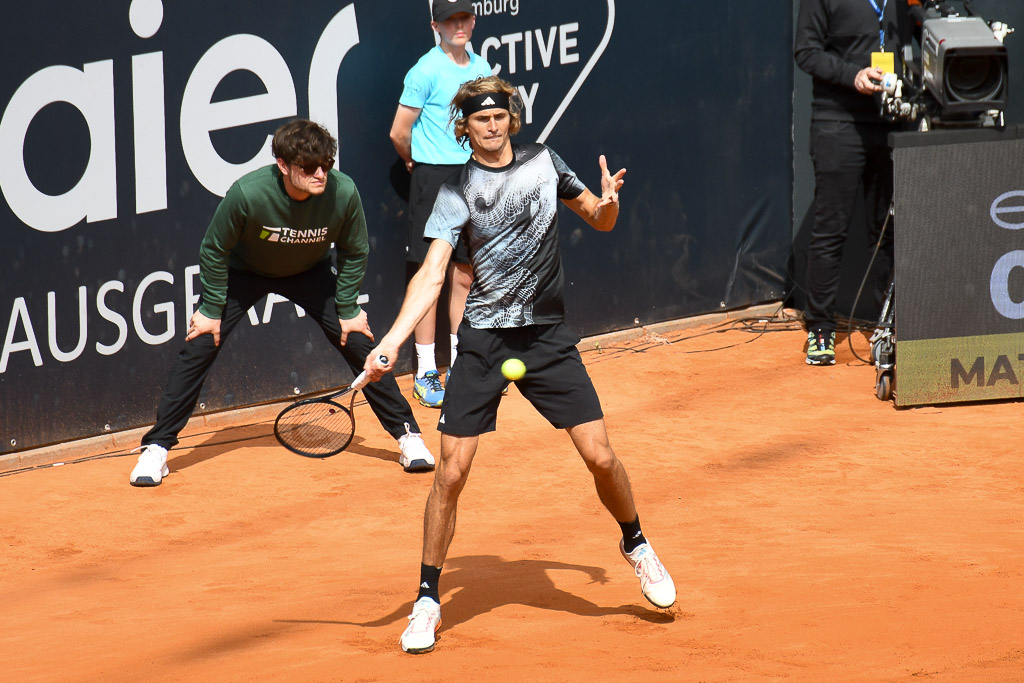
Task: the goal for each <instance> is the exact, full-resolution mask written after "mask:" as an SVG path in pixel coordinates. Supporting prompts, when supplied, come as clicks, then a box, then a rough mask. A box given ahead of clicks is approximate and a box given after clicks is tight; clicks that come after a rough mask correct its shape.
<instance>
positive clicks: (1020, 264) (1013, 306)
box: [989, 251, 1024, 320]
mask: <svg viewBox="0 0 1024 683" xmlns="http://www.w3.org/2000/svg"><path fill="white" fill-rule="evenodd" d="M1014 268H1024V251H1011V252H1010V253H1008V254H1004V255H1003V256H1002V257H1001V258H1000V259H999V260H998V261H996V265H995V267H994V268H992V279H991V280H990V281H989V294H990V295H991V297H992V305H993V306H995V307H996V311H998V312H999V315H1001V316H1003V317H1004V318H1009V319H1010V320H1020V319H1022V318H1024V302H1016V301H1014V300H1012V299H1011V298H1010V288H1009V281H1010V272H1011V271H1012V270H1013V269H1014Z"/></svg>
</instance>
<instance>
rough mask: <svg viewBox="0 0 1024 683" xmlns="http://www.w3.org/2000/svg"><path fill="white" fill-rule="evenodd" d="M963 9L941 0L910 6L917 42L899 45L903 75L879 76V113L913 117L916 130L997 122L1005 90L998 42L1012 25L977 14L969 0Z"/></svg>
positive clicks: (925, 0)
mask: <svg viewBox="0 0 1024 683" xmlns="http://www.w3.org/2000/svg"><path fill="white" fill-rule="evenodd" d="M963 12H964V13H963V14H960V13H959V12H958V11H956V10H955V9H954V8H953V7H952V6H951V5H950V3H948V2H944V1H942V0H922V4H921V6H920V7H914V8H912V9H911V17H912V19H913V20H914V21H915V23H917V24H918V25H919V26H920V35H919V43H920V45H918V46H915V45H913V44H910V45H905V46H904V47H903V54H902V62H903V64H902V66H903V68H902V72H903V73H902V74H895V73H887V74H885V75H884V76H883V78H882V82H881V86H882V98H881V99H882V102H881V104H882V115H883V117H884V118H886V119H888V120H890V121H911V122H916V123H917V125H918V129H919V130H930V129H932V128H934V127H956V126H960V127H971V126H974V127H980V126H997V127H1002V125H1003V111H1004V110H1005V109H1006V104H1007V101H1008V99H1007V98H1008V90H1009V60H1008V58H1007V52H1006V47H1005V46H1004V45H1003V41H1004V40H1005V38H1006V36H1008V35H1009V34H1011V33H1013V31H1014V29H1012V28H1010V27H1009V26H1007V25H1006V24H1004V23H1003V22H1000V21H993V22H987V21H986V20H985V19H983V18H981V17H979V16H977V15H976V14H975V12H974V9H973V7H972V6H971V1H970V0H964V1H963Z"/></svg>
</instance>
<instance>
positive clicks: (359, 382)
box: [352, 354, 388, 391]
mask: <svg viewBox="0 0 1024 683" xmlns="http://www.w3.org/2000/svg"><path fill="white" fill-rule="evenodd" d="M377 360H379V361H380V362H381V365H387V364H388V357H387V356H385V355H383V354H382V355H380V356H377ZM369 383H370V380H369V379H368V378H367V377H366V370H363V371H362V372H360V373H359V375H358V376H357V377H356V378H355V379H354V380H352V390H353V391H358V390H360V389H362V388H363V387H365V386H366V385H367V384H369Z"/></svg>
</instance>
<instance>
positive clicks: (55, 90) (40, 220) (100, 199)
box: [0, 60, 117, 232]
mask: <svg viewBox="0 0 1024 683" xmlns="http://www.w3.org/2000/svg"><path fill="white" fill-rule="evenodd" d="M54 102H67V103H68V104H70V105H71V106H73V107H74V108H75V109H77V110H78V111H79V112H81V114H82V116H83V117H84V118H85V123H86V125H87V126H88V128H89V137H90V146H89V162H88V164H87V165H86V167H85V173H83V174H82V177H81V178H80V179H79V181H78V183H77V184H76V185H75V186H74V187H72V188H71V189H70V190H68V191H67V192H65V193H64V194H62V195H57V196H51V195H48V194H44V193H42V192H40V191H39V190H38V189H36V186H35V185H33V184H32V179H31V178H29V177H28V171H27V170H26V169H25V136H26V134H27V133H28V128H29V126H30V125H31V123H32V120H33V119H35V117H36V114H38V113H39V112H40V111H42V109H43V107H45V106H47V105H49V104H53V103H54ZM58 156H59V154H58ZM0 158H2V159H3V160H4V162H3V163H2V164H0V191H2V192H3V194H4V197H6V198H7V203H8V204H9V205H10V207H11V210H12V211H13V212H14V215H16V216H17V217H18V218H19V219H20V220H21V221H22V222H23V223H25V224H26V225H28V226H29V227H31V228H35V229H36V230H39V231H41V232H59V231H61V230H66V229H68V228H70V227H71V226H72V225H75V224H76V223H78V222H79V221H81V220H82V219H83V218H85V219H86V220H87V221H88V222H90V223H93V222H95V221H103V220H109V219H112V218H117V170H116V163H115V154H114V62H113V61H110V60H107V61H103V62H94V63H92V64H86V65H85V66H84V67H83V68H82V70H81V71H79V70H77V69H73V68H71V67H70V66H51V67H47V68H45V69H43V70H42V71H38V72H36V73H35V74H33V75H32V76H30V77H29V79H28V80H27V81H25V82H24V83H22V84H21V87H19V88H18V89H17V91H15V93H14V95H13V96H12V97H11V101H10V102H9V103H8V104H7V111H5V112H4V116H3V119H0Z"/></svg>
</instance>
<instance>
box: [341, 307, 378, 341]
mask: <svg viewBox="0 0 1024 683" xmlns="http://www.w3.org/2000/svg"><path fill="white" fill-rule="evenodd" d="M338 322H340V323H341V345H342V346H344V345H345V344H346V343H347V342H348V335H350V334H352V333H353V332H362V333H363V334H365V335H366V336H367V337H369V338H370V341H373V332H370V321H369V320H368V319H367V318H366V311H359V315H357V316H356V317H354V318H349V319H348V320H342V319H341V318H338Z"/></svg>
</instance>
